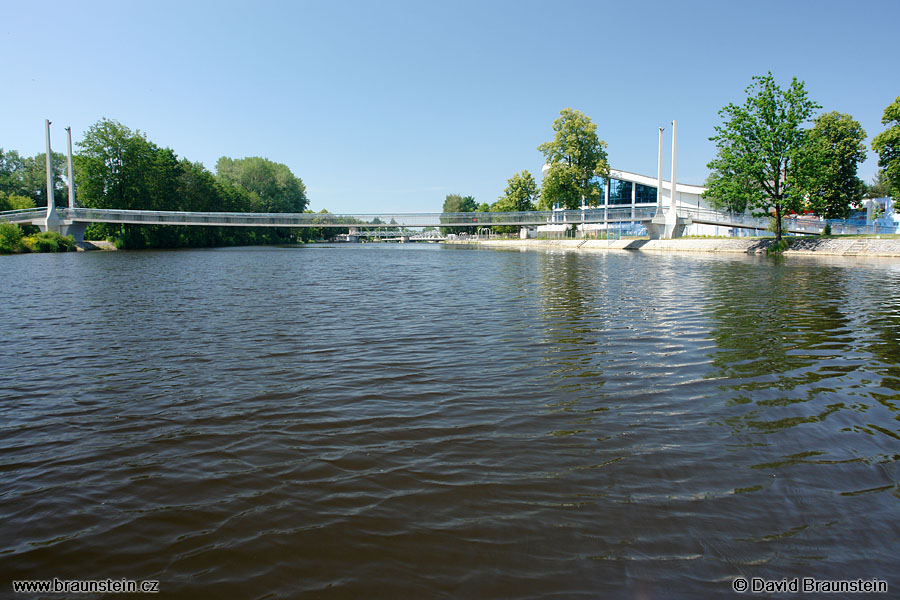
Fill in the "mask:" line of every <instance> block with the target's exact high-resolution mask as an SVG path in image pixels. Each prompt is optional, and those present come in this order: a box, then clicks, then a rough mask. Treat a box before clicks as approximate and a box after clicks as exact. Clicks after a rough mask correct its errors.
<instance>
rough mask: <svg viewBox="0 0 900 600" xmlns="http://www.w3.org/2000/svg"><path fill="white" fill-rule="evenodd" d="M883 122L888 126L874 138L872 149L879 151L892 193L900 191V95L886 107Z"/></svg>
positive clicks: (879, 160) (885, 176) (880, 162)
mask: <svg viewBox="0 0 900 600" xmlns="http://www.w3.org/2000/svg"><path fill="white" fill-rule="evenodd" d="M881 124H882V125H887V126H888V128H887V129H886V130H884V131H882V132H881V133H879V134H878V135H876V136H875V139H874V140H872V149H873V150H875V152H877V153H878V166H879V167H881V172H882V173H883V176H884V179H885V182H886V183H887V184H888V188H889V189H890V190H891V191H892V193H894V194H897V193H898V191H900V96H897V99H896V100H894V101H893V102H892V103H890V104H889V105H888V106H887V108H885V109H884V115H883V116H882V117H881Z"/></svg>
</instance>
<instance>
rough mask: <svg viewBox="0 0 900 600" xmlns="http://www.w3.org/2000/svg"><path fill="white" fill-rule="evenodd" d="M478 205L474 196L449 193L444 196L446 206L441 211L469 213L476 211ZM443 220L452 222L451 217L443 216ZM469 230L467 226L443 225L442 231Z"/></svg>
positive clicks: (457, 231)
mask: <svg viewBox="0 0 900 600" xmlns="http://www.w3.org/2000/svg"><path fill="white" fill-rule="evenodd" d="M477 209H478V205H477V204H476V203H475V198H474V197H472V196H465V197H463V196H461V195H460V194H447V195H446V196H445V197H444V206H443V207H442V208H441V212H445V213H467V212H475V211H476V210H477ZM441 222H442V223H444V222H450V217H441ZM467 231H469V229H468V228H467V227H441V233H444V234H445V235H446V234H448V233H465V232H467Z"/></svg>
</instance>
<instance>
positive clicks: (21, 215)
mask: <svg viewBox="0 0 900 600" xmlns="http://www.w3.org/2000/svg"><path fill="white" fill-rule="evenodd" d="M46 214H47V209H46V208H24V209H20V210H6V211H3V212H0V223H22V222H25V221H31V220H33V219H40V218H41V217H44V216H46Z"/></svg>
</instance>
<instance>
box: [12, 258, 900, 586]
mask: <svg viewBox="0 0 900 600" xmlns="http://www.w3.org/2000/svg"><path fill="white" fill-rule="evenodd" d="M0 275H2V279H3V288H2V289H3V302H2V305H0V319H2V323H3V333H2V337H3V343H2V354H0V357H2V363H0V586H2V587H0V590H5V591H6V592H9V591H11V588H10V587H9V586H10V585H11V582H12V581H13V580H25V579H52V578H54V577H57V578H60V579H63V580H98V579H106V578H112V579H121V578H126V579H129V580H158V581H159V589H160V591H161V592H162V596H163V597H167V598H168V597H173V598H199V597H218V598H226V597H228V598H288V597H309V598H363V597H370V598H372V597H374V598H667V599H668V598H697V597H704V598H715V597H722V598H726V597H733V594H734V592H733V590H732V585H733V583H732V582H733V581H735V579H736V578H741V577H743V578H748V579H750V578H753V577H758V578H763V579H769V580H774V579H778V580H780V579H782V578H789V579H790V578H794V577H814V578H818V579H824V580H833V579H842V580H851V579H852V580H856V579H863V580H872V579H877V580H882V581H884V582H886V583H887V584H888V585H889V586H890V589H891V591H892V592H893V593H894V594H896V593H897V590H900V575H898V574H900V552H898V549H900V518H898V516H900V485H898V482H900V469H898V461H900V367H898V361H900V263H898V262H897V261H896V260H881V261H875V260H856V261H842V260H838V259H832V260H821V259H808V260H807V259H803V258H791V259H790V260H785V259H775V258H767V257H750V256H719V255H689V254H681V255H664V254H649V253H640V252H609V253H596V254H588V253H578V252H569V253H565V252H546V251H528V252H519V251H495V250H475V249H467V248H454V247H440V246H437V245H414V244H408V245H402V246H401V245H389V244H367V245H337V246H324V245H312V246H307V247H301V248H232V249H213V250H180V251H142V252H108V253H101V252H95V253H78V254H56V255H46V254H45V255H26V256H11V257H0Z"/></svg>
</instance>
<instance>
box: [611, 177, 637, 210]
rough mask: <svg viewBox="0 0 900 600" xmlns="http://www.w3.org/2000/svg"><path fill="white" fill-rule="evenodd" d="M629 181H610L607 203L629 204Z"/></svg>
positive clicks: (630, 184)
mask: <svg viewBox="0 0 900 600" xmlns="http://www.w3.org/2000/svg"><path fill="white" fill-rule="evenodd" d="M632 185H633V184H632V183H631V182H630V181H622V180H621V179H611V180H610V185H609V203H610V204H631V186H632Z"/></svg>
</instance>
